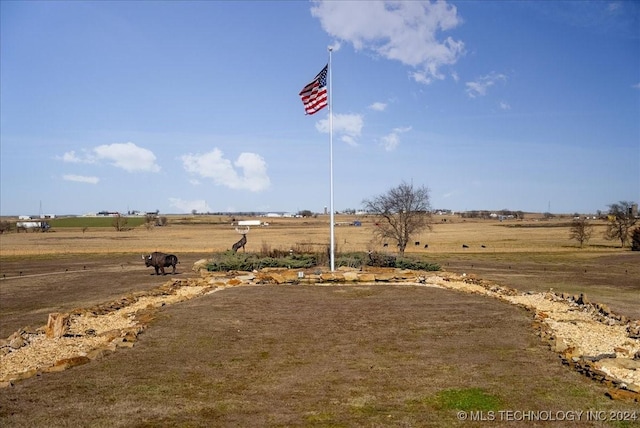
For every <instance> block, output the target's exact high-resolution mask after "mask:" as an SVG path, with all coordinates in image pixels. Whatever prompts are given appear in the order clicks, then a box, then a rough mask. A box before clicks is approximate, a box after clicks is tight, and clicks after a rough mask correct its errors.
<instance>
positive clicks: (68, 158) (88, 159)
mask: <svg viewBox="0 0 640 428" xmlns="http://www.w3.org/2000/svg"><path fill="white" fill-rule="evenodd" d="M56 159H60V160H61V161H63V162H69V163H95V158H94V157H93V156H89V155H86V154H85V155H84V157H79V156H77V155H76V152H75V150H71V151H70V152H66V153H65V154H63V155H62V156H56Z"/></svg>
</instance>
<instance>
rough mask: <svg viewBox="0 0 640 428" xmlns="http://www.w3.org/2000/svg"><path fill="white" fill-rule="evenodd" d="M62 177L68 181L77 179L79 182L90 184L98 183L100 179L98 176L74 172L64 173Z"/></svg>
mask: <svg viewBox="0 0 640 428" xmlns="http://www.w3.org/2000/svg"><path fill="white" fill-rule="evenodd" d="M62 179H63V180H66V181H75V182H78V183H89V184H97V183H98V182H99V181H100V179H99V178H98V177H88V176H84V175H74V174H66V175H63V176H62Z"/></svg>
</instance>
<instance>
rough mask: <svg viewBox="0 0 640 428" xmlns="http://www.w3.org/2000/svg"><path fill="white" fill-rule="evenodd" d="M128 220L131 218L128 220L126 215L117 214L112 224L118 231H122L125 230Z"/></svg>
mask: <svg viewBox="0 0 640 428" xmlns="http://www.w3.org/2000/svg"><path fill="white" fill-rule="evenodd" d="M128 222H129V220H127V218H126V217H125V216H121V215H120V214H116V216H115V217H114V218H113V221H112V222H111V224H112V225H113V227H114V228H115V229H116V230H117V231H118V232H122V231H123V230H125V228H126V226H127V223H128Z"/></svg>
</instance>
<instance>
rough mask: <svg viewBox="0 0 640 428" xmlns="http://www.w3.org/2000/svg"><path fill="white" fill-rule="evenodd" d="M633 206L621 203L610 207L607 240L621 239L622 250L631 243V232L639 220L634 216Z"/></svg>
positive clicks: (627, 202) (630, 203)
mask: <svg viewBox="0 0 640 428" xmlns="http://www.w3.org/2000/svg"><path fill="white" fill-rule="evenodd" d="M632 206H633V203H632V202H629V201H620V202H618V203H617V204H611V205H609V214H608V215H607V220H608V222H607V230H606V232H605V238H607V239H611V240H614V239H619V240H620V245H621V247H622V248H624V247H625V246H626V245H627V242H629V236H630V235H631V230H632V229H633V226H634V225H635V224H636V223H637V222H638V219H637V218H635V217H634V216H633V213H632V210H631V207H632Z"/></svg>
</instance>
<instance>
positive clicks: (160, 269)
mask: <svg viewBox="0 0 640 428" xmlns="http://www.w3.org/2000/svg"><path fill="white" fill-rule="evenodd" d="M142 259H143V260H144V264H145V266H146V267H149V266H153V268H154V269H155V270H156V275H160V273H162V274H163V275H165V272H164V268H166V267H169V266H172V267H173V272H171V273H172V274H174V273H176V265H177V264H178V263H180V262H179V261H178V258H177V257H176V256H174V255H173V254H165V253H160V252H157V251H156V252H154V253H151V254H148V255H146V256H144V255H143V256H142Z"/></svg>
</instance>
